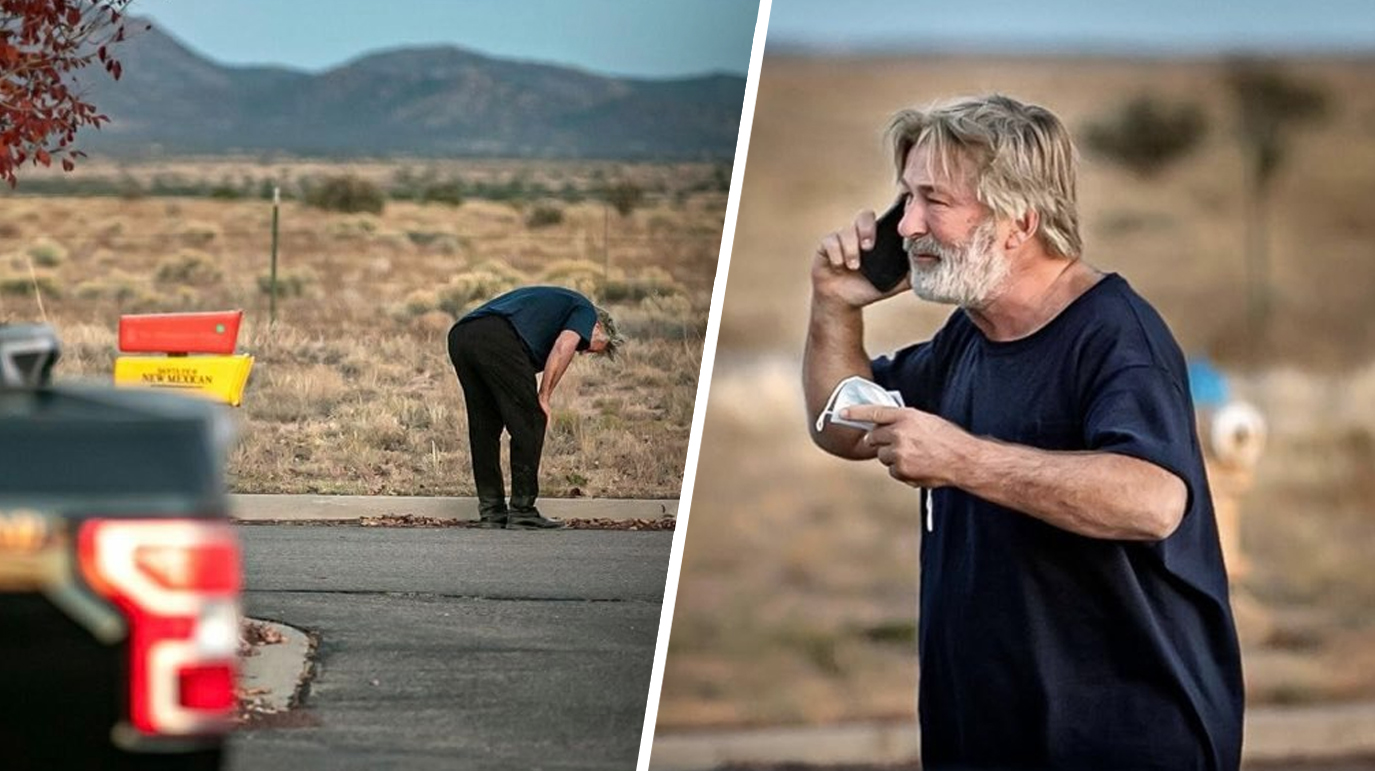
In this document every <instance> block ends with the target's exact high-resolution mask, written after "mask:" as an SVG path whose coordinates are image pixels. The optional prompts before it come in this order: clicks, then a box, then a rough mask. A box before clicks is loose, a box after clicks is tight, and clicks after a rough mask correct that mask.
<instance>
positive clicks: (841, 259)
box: [812, 209, 912, 308]
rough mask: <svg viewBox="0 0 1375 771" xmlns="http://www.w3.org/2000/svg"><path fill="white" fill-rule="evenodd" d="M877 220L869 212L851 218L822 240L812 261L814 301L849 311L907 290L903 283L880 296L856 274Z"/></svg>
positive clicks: (908, 282)
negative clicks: (836, 303) (836, 304)
mask: <svg viewBox="0 0 1375 771" xmlns="http://www.w3.org/2000/svg"><path fill="white" fill-rule="evenodd" d="M876 223H877V220H876V219H875V216H874V212H873V211H872V210H869V209H865V210H864V211H861V212H860V213H859V214H856V215H855V219H854V222H851V223H850V224H849V225H847V226H845V227H843V228H841V229H840V230H837V231H835V232H833V233H828V234H827V235H826V236H824V237H823V238H822V239H821V241H820V242H819V243H817V246H816V255H815V257H814V258H813V260H812V292H813V294H814V295H815V296H816V297H817V299H824V300H836V301H839V302H841V303H843V304H844V305H846V306H849V307H851V308H863V307H864V306H866V305H869V304H871V303H874V302H877V301H879V300H882V299H885V298H888V297H892V296H893V295H896V294H900V293H902V292H905V291H907V290H908V289H910V288H911V286H912V284H911V279H910V278H908V279H903V281H902V282H901V283H899V284H898V285H897V286H896V287H894V288H893V289H892V290H890V291H888V292H880V291H879V290H877V289H875V288H874V285H873V284H871V283H869V279H867V278H865V277H864V274H863V273H861V272H860V271H859V264H860V260H861V259H862V256H861V255H860V252H861V250H868V249H872V248H873V246H874V234H875V233H876V232H877V224H876Z"/></svg>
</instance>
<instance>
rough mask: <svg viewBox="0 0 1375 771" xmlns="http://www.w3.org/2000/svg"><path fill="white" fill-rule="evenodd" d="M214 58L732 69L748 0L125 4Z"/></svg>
mask: <svg viewBox="0 0 1375 771" xmlns="http://www.w3.org/2000/svg"><path fill="white" fill-rule="evenodd" d="M130 9H131V11H132V12H133V13H134V14H136V15H139V16H147V17H151V18H152V20H153V22H154V25H155V26H157V27H158V28H159V29H160V30H162V31H163V32H166V33H168V34H171V35H172V36H173V37H176V38H177V39H179V40H180V41H181V42H182V43H184V44H186V45H189V46H190V47H191V48H193V49H195V50H196V51H198V52H199V53H201V54H202V55H205V56H208V57H209V58H211V59H213V60H215V61H217V62H219V63H221V64H281V65H287V66H290V67H295V68H298V69H304V70H309V71H313V72H317V71H320V70H324V69H328V68H330V67H333V66H335V65H339V64H342V63H344V62H346V61H348V60H349V59H352V58H354V57H356V56H358V55H360V54H363V53H368V52H372V51H377V50H382V49H388V48H397V47H402V46H413V45H433V44H452V45H457V46H461V47H464V48H470V49H473V50H476V51H478V52H480V53H484V54H488V55H491V56H497V57H500V58H512V59H523V60H533V61H539V62H547V63H552V64H563V65H572V66H576V67H579V68H582V69H585V70H590V71H592V72H596V73H598V74H603V75H629V76H637V77H649V78H664V77H677V76H684V75H701V74H704V73H708V72H728V73H732V74H737V75H744V74H745V73H746V72H747V71H748V69H749V63H750V46H751V44H752V43H753V38H754V25H755V20H756V17H757V15H758V4H757V2H755V0H390V1H388V0H133V3H132V5H131V6H130Z"/></svg>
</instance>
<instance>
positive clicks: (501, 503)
mask: <svg viewBox="0 0 1375 771" xmlns="http://www.w3.org/2000/svg"><path fill="white" fill-rule="evenodd" d="M506 516H507V510H506V496H505V495H504V494H503V495H498V496H491V497H488V496H478V499H477V525H476V526H477V527H481V528H486V529H493V528H495V529H498V530H499V529H501V528H503V527H506Z"/></svg>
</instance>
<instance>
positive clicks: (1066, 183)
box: [887, 94, 1084, 258]
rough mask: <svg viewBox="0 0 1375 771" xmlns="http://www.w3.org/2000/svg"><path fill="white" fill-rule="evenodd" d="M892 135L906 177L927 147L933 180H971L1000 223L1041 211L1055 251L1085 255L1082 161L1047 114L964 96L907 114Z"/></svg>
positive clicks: (1042, 231)
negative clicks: (917, 151)
mask: <svg viewBox="0 0 1375 771" xmlns="http://www.w3.org/2000/svg"><path fill="white" fill-rule="evenodd" d="M887 135H888V138H889V140H890V141H891V142H892V146H893V160H894V163H895V164H896V166H897V172H898V175H899V176H901V175H902V171H903V167H904V166H905V164H906V162H907V154H908V153H909V152H910V151H911V150H912V148H914V147H917V146H923V147H926V148H928V149H929V150H930V153H931V159H932V164H933V165H938V169H932V170H931V171H932V173H936V171H937V170H939V172H940V174H941V175H943V176H944V177H945V178H947V179H952V178H953V176H952V174H951V171H952V169H954V170H957V171H958V172H960V173H964V174H967V175H969V177H970V179H972V181H973V183H974V191H975V194H976V195H977V196H978V198H979V201H980V202H981V203H983V204H984V205H985V206H987V207H989V208H990V209H992V210H993V213H994V215H995V216H997V217H999V218H1002V219H1017V218H1019V217H1021V216H1022V215H1024V214H1026V213H1027V212H1028V211H1035V212H1036V213H1037V215H1038V216H1039V217H1040V226H1039V236H1040V237H1041V239H1042V242H1043V243H1044V244H1045V245H1046V247H1047V248H1048V249H1049V250H1050V251H1052V252H1054V253H1056V254H1058V255H1060V256H1062V257H1071V258H1075V257H1078V256H1079V255H1080V254H1081V253H1082V252H1083V248H1084V244H1083V240H1082V239H1081V238H1080V235H1079V210H1078V204H1077V203H1076V198H1075V189H1074V186H1075V175H1076V173H1077V166H1078V156H1077V153H1076V152H1075V150H1074V144H1073V142H1071V141H1070V137H1069V131H1068V130H1066V129H1065V126H1064V124H1063V123H1061V122H1060V119H1059V118H1057V117H1055V115H1054V113H1052V112H1050V111H1049V110H1047V109H1045V108H1044V107H1037V106H1036V105H1027V104H1022V103H1021V102H1018V101H1017V100H1015V99H1012V98H1010V97H1006V96H1003V95H1001V94H991V95H988V96H979V97H963V98H959V99H954V100H950V101H946V102H938V103H935V104H933V105H931V106H929V107H926V108H925V109H916V108H911V109H906V110H902V111H900V112H898V113H897V114H896V115H894V116H893V120H892V122H891V123H890V124H889V125H888V132H887Z"/></svg>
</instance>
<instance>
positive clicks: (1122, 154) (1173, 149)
mask: <svg viewBox="0 0 1375 771" xmlns="http://www.w3.org/2000/svg"><path fill="white" fill-rule="evenodd" d="M1207 133H1208V121H1207V118H1205V117H1204V115H1203V110H1202V109H1200V108H1199V106H1198V105H1196V104H1192V103H1187V102H1185V103H1179V104H1167V103H1165V102H1164V101H1162V100H1160V99H1158V98H1156V97H1153V96H1148V95H1145V94H1142V95H1140V96H1137V97H1136V98H1134V99H1132V100H1131V101H1129V102H1127V103H1126V104H1124V105H1122V106H1121V107H1119V108H1118V109H1117V111H1116V112H1115V113H1113V114H1112V115H1111V116H1109V117H1107V118H1104V119H1102V120H1099V121H1097V122H1094V123H1092V124H1090V125H1089V126H1088V128H1087V129H1086V130H1085V132H1084V142H1085V144H1087V145H1088V147H1089V148H1090V149H1092V150H1094V151H1096V152H1098V153H1099V154H1101V155H1103V156H1105V157H1107V158H1108V159H1110V160H1112V161H1114V162H1116V163H1119V164H1121V165H1123V166H1125V167H1127V168H1128V169H1129V170H1131V171H1132V172H1133V173H1134V174H1136V175H1137V176H1138V177H1142V178H1145V177H1152V176H1155V175H1156V174H1158V173H1160V171H1161V170H1162V169H1164V168H1165V167H1166V166H1168V165H1170V164H1171V163H1173V162H1174V161H1175V160H1176V159H1178V158H1181V157H1183V155H1184V154H1185V153H1187V152H1189V151H1190V150H1192V149H1193V148H1194V147H1195V146H1197V145H1198V143H1199V142H1200V140H1202V139H1203V137H1204V135H1206V134H1207Z"/></svg>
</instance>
